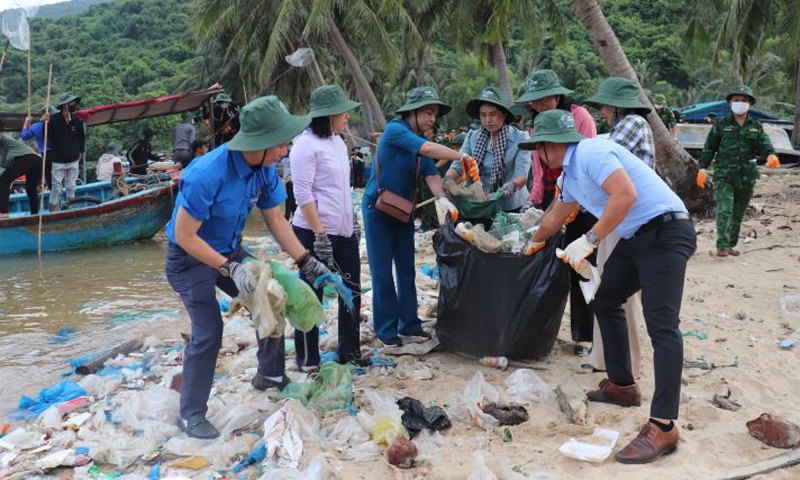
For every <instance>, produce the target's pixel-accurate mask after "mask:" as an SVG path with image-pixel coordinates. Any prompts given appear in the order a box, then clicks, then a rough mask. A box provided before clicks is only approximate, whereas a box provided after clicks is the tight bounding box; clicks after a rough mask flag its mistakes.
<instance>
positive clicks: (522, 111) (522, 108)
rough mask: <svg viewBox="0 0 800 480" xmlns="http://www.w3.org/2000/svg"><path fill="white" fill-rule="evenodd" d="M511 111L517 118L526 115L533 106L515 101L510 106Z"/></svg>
mask: <svg viewBox="0 0 800 480" xmlns="http://www.w3.org/2000/svg"><path fill="white" fill-rule="evenodd" d="M508 109H509V110H510V111H511V114H512V115H514V117H516V118H517V119H520V118H522V117H524V116H525V115H528V114H529V113H531V108H530V107H529V106H528V105H525V104H524V103H515V104H514V105H511V106H510V107H509V108H508Z"/></svg>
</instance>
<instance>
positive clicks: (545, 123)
mask: <svg viewBox="0 0 800 480" xmlns="http://www.w3.org/2000/svg"><path fill="white" fill-rule="evenodd" d="M533 128H534V129H535V130H534V134H533V137H531V138H530V140H526V141H524V142H520V144H519V148H520V149H522V150H533V149H534V148H536V144H537V143H541V142H551V143H578V142H580V141H581V140H583V139H584V138H586V137H584V136H583V135H581V134H580V133H578V132H577V130H575V118H574V117H573V116H572V114H571V113H569V112H567V111H566V110H559V109H555V110H548V111H546V112H543V113H540V114H539V115H537V116H536V120H534V122H533Z"/></svg>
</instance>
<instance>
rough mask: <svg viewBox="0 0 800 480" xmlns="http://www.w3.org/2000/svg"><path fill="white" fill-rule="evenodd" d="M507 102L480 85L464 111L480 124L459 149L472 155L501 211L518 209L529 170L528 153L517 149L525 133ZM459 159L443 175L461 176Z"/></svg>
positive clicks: (525, 190) (493, 90)
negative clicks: (498, 195) (476, 94)
mask: <svg viewBox="0 0 800 480" xmlns="http://www.w3.org/2000/svg"><path fill="white" fill-rule="evenodd" d="M507 105H509V102H508V101H507V99H506V98H505V96H504V95H503V93H502V92H500V91H499V90H498V89H496V88H494V87H486V88H484V89H483V90H482V91H481V93H480V95H479V96H478V98H475V99H473V100H470V102H469V103H468V104H467V113H468V114H469V115H470V116H471V117H472V118H475V119H478V120H480V122H481V127H480V128H477V129H474V130H470V132H469V133H468V134H467V138H466V140H465V141H464V145H462V147H461V152H462V153H465V154H467V155H469V156H471V157H474V158H475V160H476V161H477V162H478V171H479V173H480V177H481V183H482V184H483V190H484V191H485V192H486V193H495V192H499V193H500V195H501V198H502V199H503V200H502V202H503V210H504V211H506V212H518V211H519V210H520V208H521V207H522V206H523V205H524V204H525V201H526V200H527V198H528V187H527V186H526V182H527V180H528V172H529V171H530V169H531V154H530V152H527V151H523V150H520V149H519V143H520V142H522V141H525V140H527V139H528V134H527V133H525V132H522V131H520V130H518V129H517V128H514V126H513V125H511V122H513V121H514V115H513V114H512V113H511V111H510V110H509V109H508V107H507ZM461 171H462V166H461V161H460V160H459V161H455V162H453V164H452V165H451V166H450V170H449V171H448V172H447V177H448V178H450V179H452V180H456V181H457V179H459V178H461Z"/></svg>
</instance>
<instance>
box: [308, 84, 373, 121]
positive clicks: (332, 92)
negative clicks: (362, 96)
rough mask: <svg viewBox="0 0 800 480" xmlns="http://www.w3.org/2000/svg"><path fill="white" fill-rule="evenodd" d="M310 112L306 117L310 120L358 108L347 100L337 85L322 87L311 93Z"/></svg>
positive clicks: (358, 104) (354, 103)
mask: <svg viewBox="0 0 800 480" xmlns="http://www.w3.org/2000/svg"><path fill="white" fill-rule="evenodd" d="M310 103H311V111H310V112H308V115H309V116H310V117H311V118H317V117H327V116H330V115H339V114H341V113H345V112H349V111H350V110H352V109H354V108H356V107H358V106H360V105H361V104H360V103H358V102H354V101H352V100H350V99H349V98H347V94H346V93H344V90H343V89H342V87H340V86H339V85H323V86H321V87H319V88H317V89H316V90H314V91H313V92H311V100H310Z"/></svg>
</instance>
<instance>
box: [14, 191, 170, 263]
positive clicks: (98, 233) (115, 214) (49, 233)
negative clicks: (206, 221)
mask: <svg viewBox="0 0 800 480" xmlns="http://www.w3.org/2000/svg"><path fill="white" fill-rule="evenodd" d="M149 182H150V183H148V181H143V180H140V179H133V178H128V179H127V181H126V185H127V186H128V188H129V189H130V191H131V192H132V193H128V194H127V195H119V189H115V188H114V187H113V186H112V183H111V182H109V181H104V182H94V183H90V184H87V185H81V186H78V187H77V188H76V191H75V198H76V201H75V202H74V203H73V204H72V205H71V207H70V208H69V209H67V210H61V211H58V212H50V211H47V210H45V211H44V212H43V215H42V251H45V252H52V251H59V250H73V249H78V248H88V247H97V246H106V245H114V244H119V243H127V242H132V241H135V240H140V239H144V238H151V237H152V236H153V235H155V234H156V233H158V231H159V230H161V228H163V227H164V225H165V224H166V223H167V221H168V220H169V218H170V215H171V214H172V208H173V205H174V201H175V195H176V193H175V192H176V191H177V189H178V182H177V181H176V180H173V179H170V178H169V177H168V176H158V177H153V176H151V177H149ZM48 197H49V192H47V193H45V201H44V204H45V208H46V206H47V205H48V203H49V198H48ZM9 207H10V208H9V212H10V215H9V217H8V218H4V219H0V254H14V253H36V251H37V248H38V229H39V216H38V215H31V214H30V212H29V208H28V197H27V195H25V194H14V195H11V198H10V204H9Z"/></svg>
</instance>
